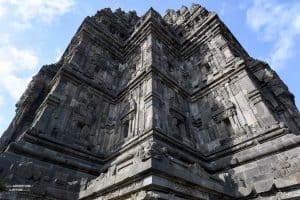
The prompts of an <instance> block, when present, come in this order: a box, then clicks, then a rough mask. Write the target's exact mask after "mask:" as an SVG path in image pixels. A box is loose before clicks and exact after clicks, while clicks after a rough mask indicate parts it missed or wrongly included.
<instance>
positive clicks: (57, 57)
mask: <svg viewBox="0 0 300 200" xmlns="http://www.w3.org/2000/svg"><path fill="white" fill-rule="evenodd" d="M61 56H62V50H61V49H60V48H56V49H55V62H58V61H59V60H60V58H61Z"/></svg>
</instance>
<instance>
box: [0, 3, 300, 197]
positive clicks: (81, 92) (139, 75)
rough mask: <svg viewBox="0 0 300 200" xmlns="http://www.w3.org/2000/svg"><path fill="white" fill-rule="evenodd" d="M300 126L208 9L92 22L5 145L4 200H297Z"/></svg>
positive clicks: (38, 79) (268, 76)
mask: <svg viewBox="0 0 300 200" xmlns="http://www.w3.org/2000/svg"><path fill="white" fill-rule="evenodd" d="M299 129H300V115H299V111H298V109H297V107H296V106H295V102H294V97H293V95H292V94H291V93H290V92H289V91H288V88H287V86H286V85H285V84H284V83H283V82H282V81H281V80H280V78H279V77H278V75H277V74H276V72H275V71H273V70H272V69H271V68H270V67H269V66H268V64H266V63H264V62H262V61H259V60H255V59H253V58H251V57H250V56H249V55H248V54H247V52H246V51H245V50H244V49H243V47H242V46H241V45H240V44H239V42H238V41H237V40H236V39H235V37H234V36H233V35H232V34H231V32H230V31H229V30H228V28H227V27H226V26H225V25H224V23H223V22H222V21H221V20H220V19H219V18H218V16H217V15H216V14H215V13H213V12H209V11H207V10H206V9H205V8H203V7H201V6H200V5H196V4H193V5H192V6H191V7H190V8H187V7H185V6H183V7H182V8H181V9H179V10H177V11H174V10H168V11H167V13H166V15H165V16H163V17H162V16H161V15H160V14H159V13H157V12H156V11H155V10H154V9H152V8H151V9H149V10H148V11H147V12H146V13H145V15H143V16H141V17H139V16H137V15H136V13H135V12H128V13H126V12H124V11H122V10H121V9H117V10H116V11H114V12H113V11H111V10H110V9H108V8H107V9H103V10H100V11H98V12H97V13H96V15H95V16H92V17H87V18H85V20H84V21H83V23H82V25H81V26H80V27H79V29H78V31H77V33H76V34H75V36H74V37H73V39H72V41H71V42H70V44H69V46H68V48H67V49H66V51H65V53H64V55H63V57H62V59H61V60H60V61H59V62H58V63H56V64H53V65H47V66H44V67H42V69H41V70H40V72H39V73H38V74H37V75H36V76H35V77H33V80H32V81H31V83H30V85H29V86H28V89H27V90H26V91H25V93H24V95H23V96H22V98H21V99H20V101H19V102H18V104H17V109H16V117H15V118H14V120H13V121H12V123H11V125H10V126H9V127H8V129H7V131H6V132H5V133H4V134H3V136H2V137H1V148H0V149H1V153H0V198H1V199H59V200H62V199H70V200H71V199H72V200H73V199H103V200H104V199H137V200H140V199H201V200H221V199H266V200H267V199H268V200H270V199H274V200H275V199H299V198H300V195H299V194H300V193H299V191H300V188H299V185H300V178H299V177H300V158H299V153H300V147H299V142H300V136H299V133H300V132H299Z"/></svg>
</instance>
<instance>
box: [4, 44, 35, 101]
mask: <svg viewBox="0 0 300 200" xmlns="http://www.w3.org/2000/svg"><path fill="white" fill-rule="evenodd" d="M37 63H38V58H37V57H36V56H35V55H34V53H33V52H31V51H29V50H24V49H18V48H16V47H15V46H13V45H12V44H10V43H5V44H0V89H1V91H4V92H6V93H7V94H9V95H10V96H11V97H12V98H14V99H15V100H17V99H18V98H19V97H20V96H21V94H22V93H23V92H24V90H25V89H26V87H27V84H28V83H29V81H30V79H31V76H30V75H24V74H27V73H28V72H33V71H34V70H35V69H36V66H37ZM2 95H3V94H2Z"/></svg>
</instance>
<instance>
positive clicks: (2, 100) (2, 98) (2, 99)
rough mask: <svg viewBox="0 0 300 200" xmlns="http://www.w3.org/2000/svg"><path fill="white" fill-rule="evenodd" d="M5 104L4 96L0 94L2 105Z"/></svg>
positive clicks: (0, 104) (0, 103)
mask: <svg viewBox="0 0 300 200" xmlns="http://www.w3.org/2000/svg"><path fill="white" fill-rule="evenodd" d="M3 105H4V97H3V96H2V95H0V107H1V106H3Z"/></svg>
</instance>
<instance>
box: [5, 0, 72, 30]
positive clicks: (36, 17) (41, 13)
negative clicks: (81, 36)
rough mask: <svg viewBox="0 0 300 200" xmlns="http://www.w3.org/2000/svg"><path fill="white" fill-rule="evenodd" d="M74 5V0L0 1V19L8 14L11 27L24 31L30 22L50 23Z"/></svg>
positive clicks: (29, 25)
mask: <svg viewBox="0 0 300 200" xmlns="http://www.w3.org/2000/svg"><path fill="white" fill-rule="evenodd" d="M74 3H75V2H74V0H22V1H20V0H0V17H1V16H2V17H3V16H4V15H5V14H8V13H9V15H10V16H9V18H13V22H12V24H13V27H15V28H16V29H18V30H19V29H26V28H29V27H31V22H32V21H41V22H46V23H49V22H51V21H52V20H53V19H54V18H55V17H56V16H61V15H63V14H65V13H66V12H68V11H69V10H70V9H71V8H72V6H73V5H74ZM7 10H9V12H6V11H7Z"/></svg>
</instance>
